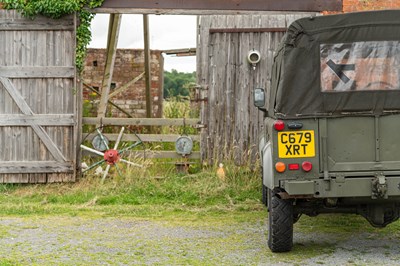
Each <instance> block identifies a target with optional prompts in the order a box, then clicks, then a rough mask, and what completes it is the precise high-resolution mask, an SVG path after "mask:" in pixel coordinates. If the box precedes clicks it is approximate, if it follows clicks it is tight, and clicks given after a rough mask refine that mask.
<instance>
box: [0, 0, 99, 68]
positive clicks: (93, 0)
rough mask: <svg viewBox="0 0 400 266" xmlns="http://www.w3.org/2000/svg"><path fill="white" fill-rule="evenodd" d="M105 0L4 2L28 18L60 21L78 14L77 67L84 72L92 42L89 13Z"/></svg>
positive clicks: (9, 7) (16, 0)
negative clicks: (40, 17) (43, 17)
mask: <svg viewBox="0 0 400 266" xmlns="http://www.w3.org/2000/svg"><path fill="white" fill-rule="evenodd" d="M103 1H104V0H2V1H0V2H3V3H4V7H5V8H6V9H16V10H17V11H19V12H20V13H21V14H22V15H23V16H25V17H27V18H31V19H33V18H35V17H36V16H37V15H43V16H46V17H49V18H53V19H58V18H60V17H63V16H65V15H69V14H73V13H75V12H76V13H77V15H78V18H79V22H80V23H79V26H78V27H77V29H76V39H77V44H76V58H75V65H76V67H77V69H78V71H79V72H82V70H83V66H84V62H85V57H86V49H87V46H88V44H89V43H90V41H91V40H92V33H91V31H90V23H91V21H92V19H93V18H94V14H93V13H91V12H90V11H89V9H91V8H96V7H99V6H101V5H102V4H103Z"/></svg>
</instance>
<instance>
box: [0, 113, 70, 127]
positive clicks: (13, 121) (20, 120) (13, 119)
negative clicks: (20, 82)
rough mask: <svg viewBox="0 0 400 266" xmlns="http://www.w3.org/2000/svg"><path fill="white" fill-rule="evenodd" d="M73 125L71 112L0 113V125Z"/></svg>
mask: <svg viewBox="0 0 400 266" xmlns="http://www.w3.org/2000/svg"><path fill="white" fill-rule="evenodd" d="M31 125H38V126H74V125H75V120H74V115H73V114H62V115H55V114H40V115H21V114H10V115H9V114H7V115H4V114H0V126H31Z"/></svg>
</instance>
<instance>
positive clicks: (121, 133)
mask: <svg viewBox="0 0 400 266" xmlns="http://www.w3.org/2000/svg"><path fill="white" fill-rule="evenodd" d="M124 130H125V127H122V128H121V131H120V132H119V135H118V138H117V141H116V142H115V145H114V150H116V149H117V148H118V145H119V143H120V141H121V139H122V135H123V134H124Z"/></svg>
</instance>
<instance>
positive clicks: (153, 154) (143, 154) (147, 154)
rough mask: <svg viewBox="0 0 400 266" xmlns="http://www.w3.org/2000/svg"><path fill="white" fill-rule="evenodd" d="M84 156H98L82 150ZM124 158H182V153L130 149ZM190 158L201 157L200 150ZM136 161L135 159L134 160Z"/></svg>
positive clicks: (189, 157)
mask: <svg viewBox="0 0 400 266" xmlns="http://www.w3.org/2000/svg"><path fill="white" fill-rule="evenodd" d="M82 154H83V156H90V157H96V156H97V157H98V155H94V154H93V153H91V152H87V151H82ZM122 158H143V159H182V155H180V154H177V153H176V152H175V151H154V150H146V151H130V152H125V153H124V156H123V157H122ZM187 158H188V159H200V152H199V151H194V152H192V153H191V154H190V155H189V156H187ZM133 162H134V161H133Z"/></svg>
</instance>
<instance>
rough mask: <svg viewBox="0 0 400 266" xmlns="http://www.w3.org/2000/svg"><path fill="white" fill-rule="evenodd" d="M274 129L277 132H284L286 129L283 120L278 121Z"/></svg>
mask: <svg viewBox="0 0 400 266" xmlns="http://www.w3.org/2000/svg"><path fill="white" fill-rule="evenodd" d="M274 128H275V129H276V130H277V131H282V130H284V129H285V123H284V122H283V121H282V120H276V121H275V122H274Z"/></svg>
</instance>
